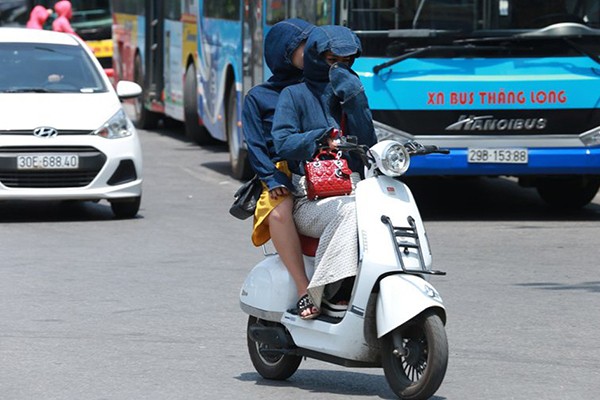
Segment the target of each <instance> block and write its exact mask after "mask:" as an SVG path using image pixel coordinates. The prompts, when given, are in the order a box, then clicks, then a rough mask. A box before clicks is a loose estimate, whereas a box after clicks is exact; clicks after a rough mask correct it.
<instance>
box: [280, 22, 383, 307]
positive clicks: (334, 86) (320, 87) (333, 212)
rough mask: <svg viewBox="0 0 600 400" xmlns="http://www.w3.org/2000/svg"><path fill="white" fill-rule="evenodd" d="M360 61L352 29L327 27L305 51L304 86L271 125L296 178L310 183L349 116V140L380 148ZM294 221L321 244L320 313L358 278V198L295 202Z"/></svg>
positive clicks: (291, 91) (314, 284)
mask: <svg viewBox="0 0 600 400" xmlns="http://www.w3.org/2000/svg"><path fill="white" fill-rule="evenodd" d="M360 53H361V44H360V40H359V39H358V37H357V36H356V34H354V33H353V32H352V31H351V30H350V29H348V28H346V27H343V26H321V27H317V28H315V29H313V30H312V32H311V33H310V35H309V38H308V40H307V42H306V46H305V49H304V78H305V79H304V82H302V83H300V84H298V85H294V86H290V87H287V88H286V89H284V90H283V91H282V92H281V95H280V96H279V102H278V103H277V109H276V111H275V116H274V119H273V139H274V141H275V148H276V150H277V154H279V156H280V157H282V158H284V159H286V160H288V163H289V166H290V169H291V170H292V172H294V173H295V174H297V175H300V176H301V175H304V170H303V162H304V161H307V160H311V159H312V158H313V157H314V155H315V153H316V151H317V149H318V148H319V147H322V146H329V147H330V148H331V149H335V148H336V142H335V139H336V135H338V132H339V130H340V129H341V127H342V119H343V118H342V116H343V115H344V116H345V118H344V119H345V124H344V125H345V126H344V131H345V132H344V134H346V135H352V136H356V137H357V138H358V142H359V143H360V144H364V145H367V146H372V145H374V144H375V143H376V142H377V137H376V136H375V129H374V127H373V119H372V115H371V111H370V109H369V104H368V101H367V97H366V95H365V92H364V88H363V86H362V84H361V82H360V79H359V78H358V76H357V75H356V73H354V71H352V69H351V66H352V63H353V62H354V59H355V58H356V57H358V56H360ZM349 164H350V166H351V168H352V170H353V171H356V172H359V171H362V167H363V166H362V163H361V162H360V160H358V159H351V160H350V162H349ZM294 221H295V223H296V227H297V229H298V232H300V233H301V234H303V235H306V236H310V237H315V238H320V240H319V247H318V248H317V253H316V256H315V272H314V275H313V277H312V278H311V281H310V284H309V286H308V301H310V303H311V304H312V305H313V306H314V307H315V308H317V309H319V308H320V307H321V302H322V300H323V299H325V300H327V299H329V298H331V297H332V296H333V294H334V293H335V291H336V290H337V288H338V287H339V285H340V284H341V282H342V280H343V279H344V278H347V277H350V276H354V275H356V271H357V266H358V234H357V227H356V208H355V204H354V196H338V197H330V198H325V199H321V200H316V201H310V200H308V199H307V198H306V197H300V198H297V199H296V201H295V205H294ZM326 288H327V292H325V290H326ZM324 295H325V298H324V297H323V296H324Z"/></svg>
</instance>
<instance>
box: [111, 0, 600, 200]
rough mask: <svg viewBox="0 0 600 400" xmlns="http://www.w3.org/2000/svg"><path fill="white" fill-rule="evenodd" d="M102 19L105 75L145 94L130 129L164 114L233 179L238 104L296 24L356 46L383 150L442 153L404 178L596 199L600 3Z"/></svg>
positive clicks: (150, 10)
mask: <svg viewBox="0 0 600 400" xmlns="http://www.w3.org/2000/svg"><path fill="white" fill-rule="evenodd" d="M127 7H129V9H127ZM134 8H137V10H133V9H134ZM127 10H129V11H128V12H125V11H127ZM132 11H135V12H132ZM113 12H114V13H116V14H115V16H114V18H113V20H114V21H116V22H115V25H114V26H113V40H114V41H115V44H114V48H115V57H114V58H115V60H116V61H120V62H122V65H121V66H120V67H119V66H118V65H115V69H116V73H117V74H118V73H119V71H120V72H121V73H123V74H124V75H123V77H124V78H129V79H131V78H132V77H135V78H136V79H135V80H137V81H138V82H140V83H141V84H142V86H143V87H144V89H145V95H144V97H143V99H142V100H143V101H141V103H142V104H141V105H139V106H138V107H137V109H138V110H139V115H140V118H139V119H138V123H140V124H141V126H142V127H144V126H146V127H149V126H151V125H152V123H155V121H156V117H157V116H160V115H166V116H169V117H172V118H175V119H179V120H182V121H184V122H185V126H186V132H187V134H188V135H189V136H190V137H192V138H193V139H194V140H196V141H197V142H199V143H201V144H204V143H211V142H212V141H214V140H219V141H224V142H227V143H228V146H229V153H230V161H231V167H232V172H233V176H234V177H236V178H244V177H247V176H248V175H250V174H251V171H250V168H249V166H248V163H247V160H246V151H245V145H244V140H243V137H242V130H241V110H240V108H241V107H240V104H241V102H242V99H243V96H244V94H245V93H246V92H247V91H248V90H249V89H250V88H251V87H252V86H253V85H255V84H258V83H260V82H262V81H263V80H264V79H266V78H267V76H268V71H267V70H266V68H264V67H263V55H262V47H263V38H264V37H265V34H266V32H267V31H268V29H269V28H270V26H272V25H273V24H275V23H276V22H278V21H280V20H282V19H285V18H290V17H299V18H304V19H306V20H308V21H311V22H313V23H315V24H317V25H321V24H341V25H345V26H348V27H349V28H351V29H353V30H354V31H355V32H356V33H357V34H358V35H359V37H360V38H361V41H362V44H363V54H362V57H360V58H359V59H358V60H357V61H356V63H355V64H354V66H353V68H354V69H355V70H356V71H357V72H358V74H359V76H360V77H361V80H362V81H363V84H364V86H365V89H366V92H367V95H368V98H369V103H370V106H371V109H372V111H373V116H374V119H375V123H376V128H377V133H378V136H379V137H380V138H386V137H396V138H400V139H403V140H411V139H415V140H418V141H419V142H421V143H424V144H436V145H438V146H441V147H445V148H449V149H450V150H451V151H450V154H448V155H441V154H435V155H430V156H426V157H421V158H418V159H415V160H413V163H412V165H411V167H410V169H409V172H408V175H413V176H508V177H514V178H516V179H518V181H519V183H520V184H521V185H524V186H531V187H535V188H536V189H537V191H538V193H539V194H540V196H541V197H542V199H544V200H545V201H546V202H547V203H548V204H550V205H552V206H556V207H561V208H574V207H581V206H584V205H586V204H588V203H589V202H590V201H591V200H592V199H593V197H594V196H595V194H596V192H597V191H598V188H599V187H600V147H599V145H600V110H599V104H600V102H599V99H598V93H600V65H599V63H600V40H599V39H600V31H599V29H600V0H243V1H236V0H206V1H197V0H187V1H173V0H165V1H162V2H158V1H155V0H145V2H137V1H132V0H123V1H119V0H113ZM120 21H124V22H123V23H121V22H120ZM186 24H187V25H189V27H188V28H185V25H186ZM134 26H135V27H136V31H135V33H131V27H134ZM171 29H174V31H172V30H171ZM119 32H129V34H128V35H129V37H130V39H125V40H124V39H122V36H119V35H120V34H119ZM128 40H129V41H130V43H129V44H128ZM121 48H123V51H121ZM127 52H130V53H131V54H132V55H126V53H127ZM188 53H189V54H188ZM136 57H137V59H138V62H137V64H135V63H134V62H133V60H135V59H136ZM125 59H129V60H131V61H130V62H129V64H127V63H125V62H124V60H125ZM136 65H137V67H136ZM128 73H129V74H132V76H129V77H128V76H127V74H128ZM144 117H146V118H144Z"/></svg>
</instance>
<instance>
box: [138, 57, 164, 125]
mask: <svg viewBox="0 0 600 400" xmlns="http://www.w3.org/2000/svg"><path fill="white" fill-rule="evenodd" d="M133 76H134V80H135V82H136V83H137V84H138V85H140V86H141V87H142V88H143V92H142V95H141V96H138V97H137V98H136V99H135V103H134V105H135V107H134V116H133V123H134V124H135V126H137V127H138V128H140V129H154V128H156V127H157V126H158V120H159V115H158V114H157V113H155V112H152V111H150V110H148V109H147V108H146V107H145V106H144V102H145V100H146V96H147V95H148V89H147V88H146V86H144V69H143V68H142V59H141V58H140V56H139V55H137V56H135V64H134V72H133Z"/></svg>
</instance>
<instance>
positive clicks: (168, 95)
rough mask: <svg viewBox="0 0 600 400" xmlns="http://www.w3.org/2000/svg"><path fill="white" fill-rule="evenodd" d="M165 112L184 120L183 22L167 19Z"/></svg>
mask: <svg viewBox="0 0 600 400" xmlns="http://www.w3.org/2000/svg"><path fill="white" fill-rule="evenodd" d="M164 35H165V36H164V41H165V42H164V43H165V66H164V71H165V76H164V79H165V114H166V115H168V116H169V117H171V118H174V119H176V120H178V121H183V120H184V116H183V76H184V75H183V74H184V66H183V65H182V59H183V49H182V41H183V24H182V23H181V22H180V21H173V20H168V19H167V20H165V32H164Z"/></svg>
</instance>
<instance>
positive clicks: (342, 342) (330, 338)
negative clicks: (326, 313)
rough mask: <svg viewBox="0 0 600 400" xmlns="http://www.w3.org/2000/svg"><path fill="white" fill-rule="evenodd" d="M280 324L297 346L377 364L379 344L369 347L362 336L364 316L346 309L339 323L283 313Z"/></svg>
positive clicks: (378, 360)
mask: <svg viewBox="0 0 600 400" xmlns="http://www.w3.org/2000/svg"><path fill="white" fill-rule="evenodd" d="M281 323H282V324H283V325H285V327H286V328H287V329H288V331H289V332H290V334H291V336H292V338H293V339H294V343H295V344H296V346H298V347H300V348H303V349H308V350H312V351H315V352H318V353H323V354H328V355H330V356H334V357H339V358H342V359H346V360H356V361H361V362H365V363H371V364H373V366H377V365H378V364H379V363H380V352H379V348H378V347H372V346H369V344H368V343H367V341H366V340H365V339H364V334H363V332H364V323H365V319H364V317H363V316H361V315H358V314H356V313H353V312H352V311H348V312H346V315H345V316H344V318H343V319H342V320H341V321H340V322H338V323H331V322H327V321H322V320H318V319H317V320H303V319H302V318H300V317H298V316H297V315H293V314H290V313H285V314H284V315H283V318H282V320H281Z"/></svg>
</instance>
